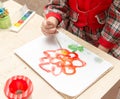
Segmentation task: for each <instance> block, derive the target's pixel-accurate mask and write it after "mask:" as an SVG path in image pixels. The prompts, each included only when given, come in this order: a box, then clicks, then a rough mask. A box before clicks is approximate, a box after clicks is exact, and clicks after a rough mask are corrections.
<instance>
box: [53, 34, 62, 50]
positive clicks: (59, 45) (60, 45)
mask: <svg viewBox="0 0 120 99" xmlns="http://www.w3.org/2000/svg"><path fill="white" fill-rule="evenodd" d="M54 37H55V40H56V41H57V43H58V45H59V47H60V48H61V49H62V45H61V44H60V42H59V40H58V38H57V37H56V36H54Z"/></svg>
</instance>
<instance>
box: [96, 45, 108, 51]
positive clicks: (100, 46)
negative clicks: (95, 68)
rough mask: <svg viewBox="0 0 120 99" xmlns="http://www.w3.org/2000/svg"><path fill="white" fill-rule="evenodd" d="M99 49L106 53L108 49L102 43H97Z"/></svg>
mask: <svg viewBox="0 0 120 99" xmlns="http://www.w3.org/2000/svg"><path fill="white" fill-rule="evenodd" d="M98 48H99V49H101V50H103V51H104V52H106V53H108V51H109V49H107V48H105V47H104V46H102V45H99V46H98Z"/></svg>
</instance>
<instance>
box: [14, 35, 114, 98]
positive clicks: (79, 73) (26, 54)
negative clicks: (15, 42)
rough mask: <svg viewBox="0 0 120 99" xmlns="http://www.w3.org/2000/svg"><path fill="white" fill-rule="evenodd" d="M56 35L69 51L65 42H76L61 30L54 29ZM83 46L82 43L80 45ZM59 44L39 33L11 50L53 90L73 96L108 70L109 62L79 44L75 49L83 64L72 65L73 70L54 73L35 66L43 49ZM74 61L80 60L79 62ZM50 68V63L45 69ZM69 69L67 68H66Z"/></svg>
mask: <svg viewBox="0 0 120 99" xmlns="http://www.w3.org/2000/svg"><path fill="white" fill-rule="evenodd" d="M56 38H57V39H58V40H59V42H60V44H61V45H62V48H64V49H67V50H68V51H69V52H72V50H71V49H70V48H68V45H76V46H78V47H79V46H80V47H81V45H80V44H78V43H77V42H75V41H74V40H72V39H71V38H69V37H68V36H66V35H65V34H63V33H58V34H57V35H56ZM82 47H83V46H82ZM59 48H60V47H59V44H58V42H57V41H56V39H55V38H47V37H45V36H41V37H39V38H37V39H35V40H33V41H31V42H29V43H27V44H25V45H24V46H22V47H20V48H18V49H16V50H15V53H16V54H17V55H18V56H19V57H20V58H21V59H23V60H24V61H25V62H26V63H27V64H28V65H29V66H30V67H31V68H32V69H34V70H35V71H36V72H37V73H38V74H39V75H40V76H41V77H42V78H44V80H46V81H47V82H48V83H49V84H50V85H51V86H52V87H53V88H55V89H56V90H57V91H59V92H61V93H64V94H66V95H68V96H72V97H74V96H77V95H79V94H81V93H82V92H83V91H84V90H85V89H87V88H88V87H89V86H90V85H92V84H93V83H94V82H95V81H96V80H98V78H100V77H101V76H102V75H103V74H105V73H106V72H107V71H109V70H111V68H112V64H111V63H109V62H107V61H105V60H104V59H102V58H100V57H99V56H97V55H95V54H94V53H93V52H91V51H89V50H88V49H86V48H84V47H83V51H79V50H76V51H75V53H77V54H78V58H79V59H80V60H81V61H82V62H83V63H85V65H84V66H83V67H80V68H76V69H75V70H76V72H75V73H74V74H71V75H66V74H65V73H64V72H63V71H62V72H61V73H59V74H58V75H57V76H55V75H54V74H52V73H51V72H46V71H45V70H43V69H41V68H40V67H39V64H40V58H41V57H45V54H44V53H43V51H47V50H54V51H55V50H57V49H59ZM75 64H76V65H78V64H82V63H79V62H76V63H75ZM51 69H53V68H52V66H51V64H50V65H49V66H48V70H51ZM54 69H55V70H56V72H59V71H60V69H61V68H59V69H58V67H55V68H54ZM68 70H69V69H68Z"/></svg>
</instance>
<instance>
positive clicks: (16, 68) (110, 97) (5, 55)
mask: <svg viewBox="0 0 120 99" xmlns="http://www.w3.org/2000/svg"><path fill="white" fill-rule="evenodd" d="M4 6H5V7H6V8H7V9H8V11H9V12H10V17H11V21H12V23H13V22H14V21H15V20H16V13H17V12H18V10H19V9H20V8H21V5H19V4H18V3H16V2H15V1H13V0H9V1H6V2H5V3H4ZM42 20H43V18H42V17H41V16H39V15H37V14H35V16H33V18H32V19H31V20H30V21H29V22H28V23H27V24H26V25H25V26H24V27H23V28H22V30H21V31H20V32H19V33H15V32H11V31H10V30H9V29H0V56H1V57H0V98H2V99H7V98H6V96H5V94H4V86H5V83H6V81H7V79H9V78H10V77H12V76H14V75H25V76H27V77H29V78H30V79H31V80H32V82H33V86H34V91H33V93H32V99H70V97H67V96H65V95H63V94H61V93H58V92H56V91H55V90H54V89H53V88H52V87H50V86H49V85H48V83H46V82H45V81H44V80H43V79H42V78H41V77H40V76H38V75H37V74H36V73H35V72H34V71H33V70H31V69H30V68H29V67H28V65H27V64H25V63H24V62H23V61H21V60H20V59H19V58H18V57H17V56H16V55H15V54H14V50H15V49H16V48H19V47H21V46H22V45H24V44H25V43H27V42H29V41H31V40H33V39H35V38H37V37H39V36H41V35H43V34H42V33H41V30H40V25H41V22H42ZM59 31H62V32H64V33H65V34H67V35H68V36H70V37H71V38H73V39H74V40H75V41H77V42H78V43H80V44H82V45H83V46H85V47H86V48H87V49H89V50H91V51H93V52H94V53H95V54H97V55H99V56H101V57H103V58H104V59H105V60H107V61H110V62H111V63H112V64H113V66H114V68H113V69H112V70H111V71H110V72H108V73H107V74H106V75H104V77H102V78H101V79H100V80H98V81H97V82H96V83H94V84H93V85H92V86H91V87H89V88H88V89H87V90H86V91H84V92H83V93H82V94H81V95H80V96H79V97H78V98H77V99H101V98H102V99H115V96H116V94H117V91H118V87H119V86H120V82H119V79H120V61H119V60H117V59H115V58H113V57H112V56H110V55H108V54H106V53H104V52H103V51H101V50H99V49H97V48H95V47H94V46H92V45H90V44H89V43H87V42H85V41H83V40H81V39H80V38H77V37H76V36H74V35H72V34H71V33H69V32H67V31H65V30H63V29H59ZM113 92H114V93H113ZM62 96H63V97H62Z"/></svg>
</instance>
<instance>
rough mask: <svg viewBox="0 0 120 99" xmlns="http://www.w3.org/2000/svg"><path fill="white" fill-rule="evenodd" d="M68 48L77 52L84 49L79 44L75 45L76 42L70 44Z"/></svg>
mask: <svg viewBox="0 0 120 99" xmlns="http://www.w3.org/2000/svg"><path fill="white" fill-rule="evenodd" d="M68 48H69V49H70V50H72V52H76V51H79V52H83V51H84V47H83V46H78V45H75V44H71V45H68Z"/></svg>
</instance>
